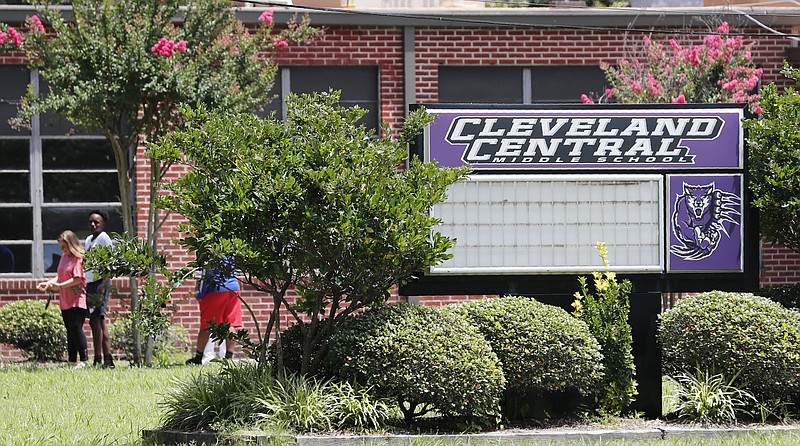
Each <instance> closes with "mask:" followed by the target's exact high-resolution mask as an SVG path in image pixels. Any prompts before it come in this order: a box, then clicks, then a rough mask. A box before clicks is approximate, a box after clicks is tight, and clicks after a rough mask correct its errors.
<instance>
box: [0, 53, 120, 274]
mask: <svg viewBox="0 0 800 446" xmlns="http://www.w3.org/2000/svg"><path fill="white" fill-rule="evenodd" d="M29 75H30V85H32V88H33V91H34V93H35V94H38V93H39V91H40V77H39V73H38V70H36V69H34V70H30V71H29ZM21 93H22V94H24V92H21ZM0 139H6V140H8V139H16V140H27V141H28V147H29V149H28V153H29V164H28V169H27V170H21V169H0V173H4V174H5V173H28V174H29V176H30V179H29V186H30V201H29V202H27V203H25V202H19V203H7V202H2V201H0V211H2V210H3V209H30V212H31V213H32V221H33V228H32V231H33V232H32V234H31V235H32V238H31V239H14V240H11V239H0V244H4V245H15V246H30V249H31V265H30V271H29V272H0V277H2V278H14V277H23V278H28V277H46V276H51V275H52V273H46V272H45V267H44V266H45V259H44V254H45V247H46V246H52V245H56V246H57V242H56V240H55V239H45V238H44V234H43V231H44V224H43V221H42V213H43V210H46V209H48V208H67V209H69V208H75V209H78V208H99V209H120V208H121V206H122V204H121V203H120V202H119V201H111V202H105V201H102V202H101V201H92V202H85V201H68V202H54V203H48V202H45V198H44V176H45V175H46V174H63V173H112V172H113V174H114V175H115V177H116V175H117V170H116V167H114V168H113V169H111V168H109V169H86V170H83V169H76V168H70V169H45V168H44V165H43V153H42V150H43V148H42V142H43V141H46V140H64V139H70V140H76V139H82V140H102V141H105V140H106V138H105V136H102V135H91V134H90V135H86V134H81V135H63V134H42V127H41V121H40V116H39V115H36V116H33V117H32V118H31V129H30V133H29V134H28V135H19V136H17V135H10V136H9V135H3V136H0ZM65 229H72V230H73V231H75V232H76V233H80V232H84V228H65Z"/></svg>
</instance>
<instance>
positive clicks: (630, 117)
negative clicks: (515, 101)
mask: <svg viewBox="0 0 800 446" xmlns="http://www.w3.org/2000/svg"><path fill="white" fill-rule="evenodd" d="M428 112H429V113H431V114H433V115H436V120H435V121H434V122H433V123H432V124H431V125H430V127H429V128H428V129H427V130H426V133H425V138H426V139H425V161H437V162H438V163H439V165H440V166H446V167H458V166H464V165H470V166H472V168H473V169H474V170H476V171H479V170H534V169H604V170H605V169H658V170H670V169H687V168H688V169H691V168H717V169H741V168H742V166H743V154H742V151H741V147H742V142H743V130H742V126H741V120H742V118H743V113H744V110H743V108H711V109H709V108H705V109H699V108H698V109H695V108H660V109H659V108H655V109H652V108H651V109H626V108H623V106H620V108H616V107H614V108H591V107H587V108H581V109H535V108H532V109H436V108H435V106H429V108H428Z"/></svg>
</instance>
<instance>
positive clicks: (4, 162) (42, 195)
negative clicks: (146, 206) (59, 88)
mask: <svg viewBox="0 0 800 446" xmlns="http://www.w3.org/2000/svg"><path fill="white" fill-rule="evenodd" d="M0 77H2V79H3V80H4V82H3V83H2V85H0V274H3V275H8V274H15V275H33V276H34V277H41V276H43V275H44V274H45V273H46V272H55V270H56V268H57V266H58V260H59V259H60V256H61V250H60V249H59V248H58V244H57V243H56V238H57V237H58V235H59V234H60V233H61V232H62V231H63V230H65V229H71V230H73V231H75V233H76V234H77V235H78V236H79V237H82V238H85V237H86V236H87V235H88V234H89V229H88V226H87V223H86V222H87V219H88V214H89V211H91V210H92V209H98V208H99V209H103V210H106V211H109V213H110V214H111V215H115V214H117V212H116V211H118V210H119V208H120V203H119V187H118V185H117V170H116V164H115V162H114V155H113V152H112V150H111V146H110V144H109V143H108V142H107V141H106V139H105V137H103V136H100V135H92V134H87V133H86V132H82V131H80V130H79V129H75V128H73V127H72V126H71V125H69V123H68V122H67V121H65V120H63V119H59V118H58V117H57V116H56V115H54V114H45V115H43V116H40V119H34V120H33V121H32V122H31V128H30V129H22V130H17V129H14V128H12V127H11V126H10V125H9V123H8V119H9V118H12V117H15V116H16V115H17V106H18V104H19V100H20V98H21V97H22V95H23V94H24V93H25V90H26V88H27V85H28V83H33V84H34V85H37V84H38V79H37V75H36V73H30V72H29V71H28V70H27V69H26V68H24V67H21V66H13V65H5V66H0ZM44 88H46V86H44ZM107 230H108V231H109V232H121V231H122V222H121V220H120V218H118V217H117V218H114V217H112V218H111V221H109V224H108V226H107Z"/></svg>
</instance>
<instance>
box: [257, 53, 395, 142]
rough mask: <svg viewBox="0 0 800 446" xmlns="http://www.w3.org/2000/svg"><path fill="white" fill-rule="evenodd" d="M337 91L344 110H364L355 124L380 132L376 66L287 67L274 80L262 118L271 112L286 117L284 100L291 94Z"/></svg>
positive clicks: (279, 71) (280, 70) (281, 69)
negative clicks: (358, 108) (352, 108)
mask: <svg viewBox="0 0 800 446" xmlns="http://www.w3.org/2000/svg"><path fill="white" fill-rule="evenodd" d="M329 89H333V90H339V91H341V96H340V100H339V103H340V104H341V105H342V106H345V107H353V106H355V105H358V106H359V107H361V108H363V109H365V110H367V114H366V115H365V116H364V117H363V118H361V121H360V122H359V124H362V125H365V126H367V127H368V128H371V129H374V130H375V132H376V133H377V132H378V130H379V129H380V108H379V103H378V67H376V66H364V65H358V66H338V65H337V66H291V67H282V68H280V69H279V70H278V73H277V75H276V76H275V86H274V87H273V91H272V93H270V97H271V98H272V102H271V103H269V104H267V106H266V108H265V111H264V115H267V114H269V112H271V111H275V112H276V113H277V115H278V116H279V117H281V118H282V117H285V116H286V109H285V104H286V97H287V96H288V95H289V92H292V93H297V94H300V93H312V92H322V91H328V90H329Z"/></svg>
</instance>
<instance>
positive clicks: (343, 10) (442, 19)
mask: <svg viewBox="0 0 800 446" xmlns="http://www.w3.org/2000/svg"><path fill="white" fill-rule="evenodd" d="M501 1H502V0H501ZM484 2H491V1H490V0H484ZM248 3H253V4H257V5H260V6H270V7H285V8H292V9H299V10H304V11H323V12H333V13H338V14H350V15H362V16H373V17H390V18H405V19H412V20H423V21H432V22H439V23H457V24H470V25H481V26H504V27H517V28H531V29H553V28H555V29H569V30H580V31H614V32H619V31H624V32H628V33H640V34H652V33H658V34H668V35H685V36H706V35H709V34H721V35H737V36H743V37H766V36H774V35H780V36H782V37H786V38H788V39H792V40H800V34H788V33H782V32H779V31H776V30H774V29H772V28H769V27H767V26H766V25H764V24H763V23H761V22H758V21H757V20H755V19H754V18H753V17H752V16H750V15H749V14H747V13H744V12H742V11H735V10H731V11H730V12H731V13H733V14H734V15H739V16H742V17H744V18H745V19H747V20H748V21H751V22H754V23H755V24H756V26H759V27H762V28H765V29H767V30H769V31H770V32H769V33H747V32H731V33H727V34H722V33H718V32H716V31H690V30H679V29H658V28H655V27H652V28H634V27H610V26H591V25H560V24H533V23H523V22H509V21H500V20H486V19H470V18H464V17H447V16H433V15H427V16H420V15H415V14H404V13H401V12H382V11H370V10H363V9H353V8H328V7H321V6H305V5H287V4H284V3H276V2H270V1H265V0H256V1H249V2H248ZM579 8H586V9H601V8H588V7H585V6H583V7H579ZM602 9H609V8H602ZM614 9H619V10H626V11H627V10H629V8H614ZM635 10H638V11H644V10H641V9H638V8H637V9H635ZM647 11H654V10H649V9H648V10H647ZM656 11H658V10H656ZM672 12H674V11H672ZM714 12H715V14H719V11H718V10H715V11H714ZM691 14H694V15H697V14H696V13H695V12H692V13H691ZM709 15H712V14H711V13H709ZM773 15H774V14H773ZM787 16H789V17H794V16H798V14H791V15H787Z"/></svg>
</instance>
